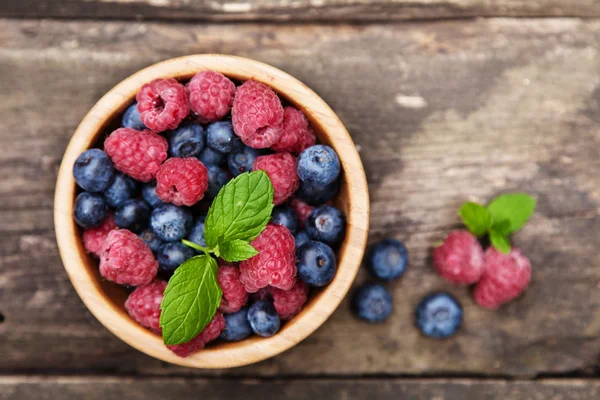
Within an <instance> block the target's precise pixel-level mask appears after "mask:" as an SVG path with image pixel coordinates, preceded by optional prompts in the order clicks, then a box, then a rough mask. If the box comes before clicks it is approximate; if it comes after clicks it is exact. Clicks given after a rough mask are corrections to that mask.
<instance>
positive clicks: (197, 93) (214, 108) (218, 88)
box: [186, 71, 235, 123]
mask: <svg viewBox="0 0 600 400" xmlns="http://www.w3.org/2000/svg"><path fill="white" fill-rule="evenodd" d="M186 89H187V92H188V95H189V99H190V100H189V101H190V108H191V109H192V111H193V112H194V113H195V114H196V115H197V118H198V120H199V121H200V122H202V123H207V122H212V121H217V120H219V119H221V118H223V117H224V116H226V115H227V114H228V113H229V110H230V109H231V105H232V104H233V95H234V94H235V85H234V84H233V82H231V80H230V79H229V78H227V77H225V76H224V75H223V74H221V73H220V72H216V71H200V72H198V73H197V74H196V75H194V77H193V78H192V79H191V80H190V82H189V83H188V84H187V87H186Z"/></svg>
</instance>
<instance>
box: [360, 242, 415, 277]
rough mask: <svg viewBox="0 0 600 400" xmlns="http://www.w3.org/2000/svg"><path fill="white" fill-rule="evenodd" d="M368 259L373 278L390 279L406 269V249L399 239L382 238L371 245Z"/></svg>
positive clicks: (399, 275)
mask: <svg viewBox="0 0 600 400" xmlns="http://www.w3.org/2000/svg"><path fill="white" fill-rule="evenodd" d="M368 261H369V271H370V272H371V274H372V275H373V276H374V277H375V278H379V279H383V280H385V281H391V280H393V279H397V278H399V277H401V276H402V275H403V274H404V271H406V265H407V264H408V251H407V250H406V247H405V246H404V243H402V242H401V241H399V240H396V239H384V240H382V241H380V242H379V243H377V244H376V245H375V246H373V248H372V249H371V251H370V253H369V259H368Z"/></svg>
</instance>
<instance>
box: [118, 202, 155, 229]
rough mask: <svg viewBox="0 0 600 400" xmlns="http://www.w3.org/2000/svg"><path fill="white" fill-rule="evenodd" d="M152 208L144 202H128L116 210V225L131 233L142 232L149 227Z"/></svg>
mask: <svg viewBox="0 0 600 400" xmlns="http://www.w3.org/2000/svg"><path fill="white" fill-rule="evenodd" d="M149 219H150V207H148V204H146V202H145V201H144V200H140V199H130V200H126V201H124V202H123V203H121V205H120V206H119V207H117V209H116V210H115V224H116V225H117V226H118V227H119V228H123V229H129V230H130V231H131V232H136V233H137V232H141V231H142V230H144V229H146V228H147V227H148V220H149Z"/></svg>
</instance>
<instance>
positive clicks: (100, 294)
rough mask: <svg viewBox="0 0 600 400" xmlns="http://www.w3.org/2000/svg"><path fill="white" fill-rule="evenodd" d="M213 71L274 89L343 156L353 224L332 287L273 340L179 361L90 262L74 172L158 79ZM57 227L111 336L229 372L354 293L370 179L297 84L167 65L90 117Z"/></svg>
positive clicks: (255, 72)
mask: <svg viewBox="0 0 600 400" xmlns="http://www.w3.org/2000/svg"><path fill="white" fill-rule="evenodd" d="M203 69H210V70H216V71H219V72H221V73H223V74H224V75H226V76H228V77H230V78H233V79H237V80H242V81H243V80H248V79H254V80H257V81H260V82H263V83H265V84H267V85H269V86H270V87H272V88H273V89H274V90H275V91H276V92H277V93H278V94H279V95H280V96H281V97H282V98H284V99H285V100H287V101H288V102H289V103H291V104H293V105H294V106H296V107H297V108H299V109H300V110H302V111H303V112H304V114H305V115H306V116H307V118H308V119H309V120H310V122H311V123H312V126H313V128H314V129H315V131H316V132H317V136H318V138H319V140H320V142H322V143H326V144H328V145H330V146H332V147H333V148H334V149H335V150H336V152H337V153H338V154H339V156H340V159H341V163H342V167H343V179H342V187H341V190H340V194H339V195H338V198H337V200H336V203H337V206H338V207H340V208H341V209H342V210H343V211H344V212H345V214H346V216H347V219H348V225H347V233H346V238H345V240H344V242H343V244H342V245H341V247H340V249H339V252H338V271H337V274H336V276H335V278H334V280H333V281H332V282H331V283H330V284H329V285H328V286H327V287H325V288H323V289H321V290H319V291H316V293H314V294H313V295H312V296H311V298H310V300H309V302H308V303H307V305H306V306H305V308H304V309H303V310H302V312H301V313H300V314H299V315H297V316H296V317H295V318H294V319H292V320H291V321H289V322H287V323H286V324H284V325H283V327H282V329H281V330H280V332H278V333H277V334H276V335H274V336H272V337H270V338H260V337H252V338H250V339H247V340H244V341H241V342H235V343H217V344H215V345H213V346H209V347H208V348H206V349H204V350H202V351H200V352H198V353H196V354H194V355H192V356H190V357H188V358H180V357H177V356H175V355H174V354H173V353H171V351H169V350H168V349H167V348H166V347H165V346H164V344H163V341H162V338H161V337H160V336H158V335H156V334H154V333H152V332H150V331H149V330H147V329H145V328H143V327H142V326H140V325H138V324H137V323H136V322H134V321H133V320H132V319H131V318H130V317H129V315H128V314H127V312H126V311H125V309H124V307H123V304H124V302H125V299H126V296H127V293H126V292H125V290H123V289H122V288H120V287H119V286H117V285H115V284H112V283H110V282H107V281H105V280H104V279H102V278H101V276H100V274H99V272H98V262H97V260H95V259H94V258H92V257H91V256H90V255H88V254H87V253H86V252H85V250H84V248H83V243H82V240H81V231H80V229H79V228H78V227H77V226H76V224H75V222H74V221H73V217H72V215H73V205H74V200H75V195H76V185H75V180H74V179H73V175H72V170H73V164H74V162H75V160H76V158H77V157H78V156H79V154H81V153H82V152H83V151H85V150H86V149H88V148H90V147H92V146H93V145H94V144H97V143H99V142H100V140H101V139H102V138H103V137H104V136H105V135H106V134H108V133H110V130H111V129H112V128H113V127H115V120H118V119H119V117H120V116H121V115H122V113H123V112H124V111H125V109H126V108H127V107H128V106H129V105H130V104H131V103H132V102H133V101H134V98H135V95H136V93H137V91H138V90H139V88H140V87H141V86H142V85H143V84H145V83H147V82H150V81H151V80H153V79H156V78H167V77H172V78H176V79H180V80H186V79H189V78H191V77H192V76H193V75H194V74H195V73H196V72H198V71H200V70H203ZM54 223H55V226H56V237H57V240H58V247H59V250H60V255H61V258H62V261H63V264H64V266H65V269H66V270H67V273H68V275H69V278H70V279H71V282H72V283H73V286H74V287H75V290H77V293H78V294H79V296H80V297H81V299H82V300H83V302H84V303H85V305H86V306H87V308H88V309H89V310H90V311H91V312H92V314H94V316H95V317H96V318H97V319H98V320H99V321H100V322H101V323H102V324H103V325H104V326H105V327H106V328H107V329H108V330H110V331H111V332H112V333H114V334H115V335H117V336H118V337H119V338H121V339H122V340H124V341H125V342H126V343H128V344H130V345H131V346H133V347H135V348H136V349H138V350H140V351H143V352H144V353H146V354H148V355H150V356H152V357H155V358H158V359H160V360H163V361H167V362H170V363H173V364H179V365H183V366H188V367H195V368H226V367H236V366H241V365H246V364H251V363H254V362H257V361H261V360H264V359H267V358H269V357H272V356H274V355H276V354H279V353H281V352H283V351H284V350H287V349H289V348H291V347H292V346H294V345H295V344H297V343H299V342H300V341H302V340H303V339H304V338H306V337H307V336H308V335H310V334H311V333H312V332H314V331H315V330H316V329H317V328H318V327H319V326H321V324H323V322H325V320H326V319H327V318H328V317H329V316H330V315H331V314H332V313H333V311H334V310H335V309H336V307H337V306H338V305H339V304H340V302H341V301H342V299H343V297H344V296H345V295H346V293H347V292H348V290H349V288H350V286H351V284H352V281H353V280H354V277H355V276H356V273H357V271H358V268H359V266H360V264H361V260H362V257H363V252H364V248H365V244H366V241H367V233H368V227H369V195H368V191H367V181H366V177H365V172H364V169H363V166H362V163H361V160H360V157H359V155H358V152H357V151H356V147H355V145H354V143H353V142H352V139H351V138H350V135H349V134H348V132H347V131H346V128H344V126H343V125H342V123H341V122H340V120H339V119H338V117H337V116H336V115H335V113H334V112H333V111H332V110H331V108H329V106H328V105H327V104H326V103H325V102H324V101H323V100H322V99H321V98H320V97H319V96H318V95H317V94H316V93H314V92H313V91H312V90H310V89H309V88H308V87H306V86H305V85H304V84H302V83H301V82H299V81H298V80H296V79H295V78H293V77H292V76H290V75H288V74H286V73H284V72H282V71H280V70H279V69H277V68H274V67H271V66H269V65H266V64H263V63H260V62H257V61H252V60H248V59H245V58H240V57H232V56H223V55H195V56H188V57H181V58H176V59H172V60H167V61H164V62H161V63H158V64H155V65H152V66H150V67H148V68H145V69H143V70H141V71H139V72H137V73H135V74H134V75H132V76H130V77H129V78H127V79H125V80H124V81H123V82H121V83H119V84H118V85H117V86H115V87H114V88H113V89H111V90H110V91H109V92H108V93H107V94H106V95H104V97H102V98H101V99H100V101H98V103H96V105H95V106H94V107H93V108H92V109H91V110H90V112H89V113H88V114H87V115H86V116H85V118H84V119H83V121H82V122H81V124H80V125H79V127H78V128H77V130H76V131H75V133H74V134H73V137H72V138H71V141H70V142H69V145H68V147H67V150H66V152H65V155H64V157H63V160H62V164H61V166H60V171H59V173H58V181H57V183H56V194H55V200H54Z"/></svg>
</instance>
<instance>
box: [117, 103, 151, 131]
mask: <svg viewBox="0 0 600 400" xmlns="http://www.w3.org/2000/svg"><path fill="white" fill-rule="evenodd" d="M121 124H122V125H123V127H125V128H132V129H137V130H138V131H141V130H144V129H148V128H146V125H144V123H143V122H142V120H141V119H140V112H139V111H138V109H137V103H133V104H132V105H130V106H129V108H127V110H126V111H125V114H123V119H122V120H121Z"/></svg>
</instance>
